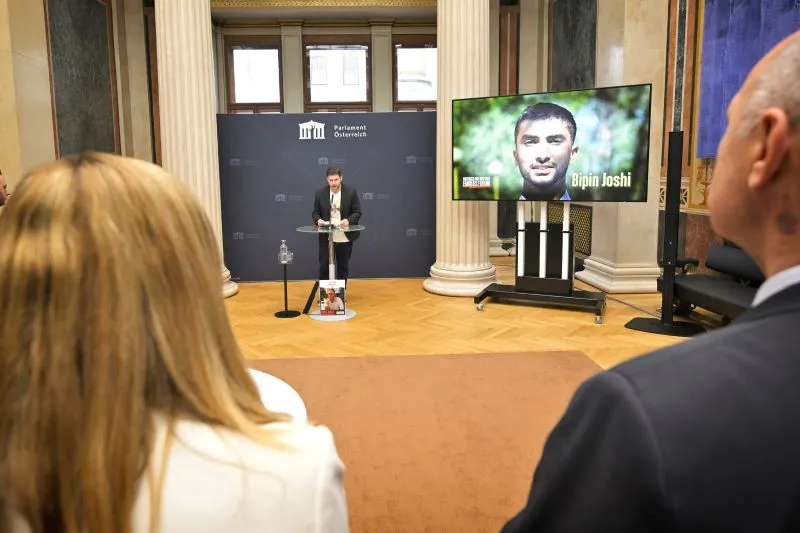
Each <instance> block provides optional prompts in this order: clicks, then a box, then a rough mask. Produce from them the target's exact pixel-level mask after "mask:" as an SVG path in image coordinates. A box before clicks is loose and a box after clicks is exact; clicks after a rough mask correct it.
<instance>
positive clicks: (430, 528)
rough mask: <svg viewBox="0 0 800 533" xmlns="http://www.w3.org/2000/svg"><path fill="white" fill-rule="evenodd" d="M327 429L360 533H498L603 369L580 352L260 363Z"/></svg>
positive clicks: (355, 527) (257, 364)
mask: <svg viewBox="0 0 800 533" xmlns="http://www.w3.org/2000/svg"><path fill="white" fill-rule="evenodd" d="M252 363H253V366H254V367H255V368H257V369H259V370H263V371H265V372H268V373H271V374H273V375H274V376H277V377H279V378H281V379H283V380H284V381H286V382H288V383H289V384H290V385H292V386H293V387H294V388H295V389H297V391H298V392H299V393H300V394H301V395H302V397H303V399H304V400H305V402H306V405H307V406H308V411H309V416H310V417H311V418H312V420H314V421H315V422H318V423H321V424H325V425H327V426H328V427H330V428H331V430H332V431H333V433H334V436H335V438H336V444H337V447H338V449H339V453H340V455H341V457H342V460H343V461H344V463H345V466H346V468H347V471H346V474H345V476H346V477H345V480H346V481H345V487H346V490H347V496H348V504H349V508H350V524H351V531H352V532H353V533H422V532H426V533H427V532H431V533H433V532H436V533H440V532H441V533H450V532H456V533H462V532H463V533H481V532H497V531H499V529H500V527H501V526H502V524H503V523H505V521H506V520H507V519H508V518H509V517H510V516H511V515H512V514H514V513H515V512H516V511H517V510H518V509H520V507H521V506H522V505H523V503H524V501H525V498H526V496H527V493H528V489H529V487H530V482H531V475H532V473H533V469H534V468H535V466H536V463H537V461H538V459H539V456H540V454H541V450H542V446H543V444H544V441H545V439H546V437H547V435H548V433H549V432H550V430H551V429H552V427H553V425H554V424H555V423H556V421H557V420H558V418H559V417H560V416H561V414H562V413H563V411H564V409H565V407H566V405H567V402H568V401H569V399H570V397H571V396H572V394H573V393H574V391H575V389H576V388H577V386H578V385H579V384H580V382H582V381H583V380H584V379H586V378H588V377H589V376H590V375H592V374H594V373H596V372H598V371H600V368H599V367H598V366H597V365H596V364H595V363H593V362H592V361H591V360H590V359H589V358H588V357H586V356H585V355H584V354H582V353H580V352H531V353H515V354H485V355H445V356H428V355H426V356H403V357H358V358H351V357H348V358H325V359H280V360H275V359H273V360H260V361H253V362H252Z"/></svg>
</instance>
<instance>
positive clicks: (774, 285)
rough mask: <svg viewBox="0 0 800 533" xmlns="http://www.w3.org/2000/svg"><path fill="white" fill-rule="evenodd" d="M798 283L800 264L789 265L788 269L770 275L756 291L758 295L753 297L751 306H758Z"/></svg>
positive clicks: (799, 280)
mask: <svg viewBox="0 0 800 533" xmlns="http://www.w3.org/2000/svg"><path fill="white" fill-rule="evenodd" d="M798 283H800V265H796V266H793V267H789V268H787V269H786V270H782V271H780V272H778V273H777V274H774V275H773V276H770V277H769V278H767V280H766V281H764V283H762V284H761V286H760V287H759V288H758V291H756V296H755V298H753V303H752V305H751V307H755V306H757V305H758V304H760V303H762V302H764V300H766V299H767V298H769V297H771V296H774V295H776V294H778V293H779V292H781V291H782V290H784V289H788V288H789V287H791V286H792V285H796V284H798Z"/></svg>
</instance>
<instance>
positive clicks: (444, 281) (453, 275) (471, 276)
mask: <svg viewBox="0 0 800 533" xmlns="http://www.w3.org/2000/svg"><path fill="white" fill-rule="evenodd" d="M495 281H497V277H496V269H495V267H494V265H491V264H487V265H486V266H484V267H483V268H479V269H477V270H450V269H447V268H442V267H439V266H437V265H433V266H432V267H431V277H429V278H428V279H426V280H425V282H424V283H423V284H422V286H423V288H424V289H425V290H426V291H428V292H431V293H433V294H441V295H442V296H470V297H472V296H476V295H477V294H478V293H480V292H481V291H482V290H483V289H485V288H486V286H487V285H490V284H492V283H494V282H495Z"/></svg>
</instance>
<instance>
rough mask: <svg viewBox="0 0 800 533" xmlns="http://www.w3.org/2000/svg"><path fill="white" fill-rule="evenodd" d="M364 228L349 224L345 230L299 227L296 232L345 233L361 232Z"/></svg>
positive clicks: (337, 227) (327, 227)
mask: <svg viewBox="0 0 800 533" xmlns="http://www.w3.org/2000/svg"><path fill="white" fill-rule="evenodd" d="M364 228H365V226H360V225H358V224H350V225H349V226H347V227H346V228H340V227H339V226H322V227H319V226H300V227H299V228H297V231H299V232H300V233H332V232H333V231H336V230H340V231H344V232H345V233H347V232H350V231H361V230H362V229H364Z"/></svg>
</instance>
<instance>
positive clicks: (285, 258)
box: [278, 239, 289, 263]
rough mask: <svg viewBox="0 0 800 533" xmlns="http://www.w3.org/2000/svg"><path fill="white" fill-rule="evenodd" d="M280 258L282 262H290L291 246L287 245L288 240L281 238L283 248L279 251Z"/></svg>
mask: <svg viewBox="0 0 800 533" xmlns="http://www.w3.org/2000/svg"><path fill="white" fill-rule="evenodd" d="M278 260H279V261H280V262H281V263H288V262H289V248H288V247H287V246H286V240H285V239H284V240H281V249H280V251H279V252H278Z"/></svg>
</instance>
